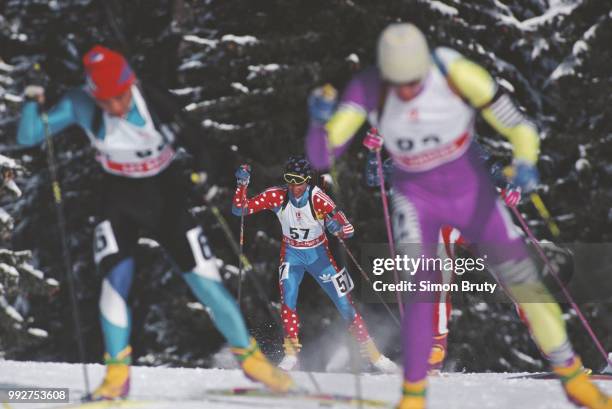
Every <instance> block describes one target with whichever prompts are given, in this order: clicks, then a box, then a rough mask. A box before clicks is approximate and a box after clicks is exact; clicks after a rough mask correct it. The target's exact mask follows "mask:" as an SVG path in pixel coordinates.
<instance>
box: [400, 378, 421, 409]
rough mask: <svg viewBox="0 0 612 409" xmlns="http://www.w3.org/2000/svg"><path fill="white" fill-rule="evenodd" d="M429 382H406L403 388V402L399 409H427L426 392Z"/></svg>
mask: <svg viewBox="0 0 612 409" xmlns="http://www.w3.org/2000/svg"><path fill="white" fill-rule="evenodd" d="M426 391H427V381H426V380H425V379H424V380H422V381H420V382H408V381H404V385H403V386H402V400H401V401H400V403H399V405H398V406H397V409H425V392H426Z"/></svg>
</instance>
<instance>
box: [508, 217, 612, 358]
mask: <svg viewBox="0 0 612 409" xmlns="http://www.w3.org/2000/svg"><path fill="white" fill-rule="evenodd" d="M511 209H512V212H513V213H514V215H515V216H516V218H517V219H518V220H519V222H520V223H521V226H523V229H524V230H525V233H527V236H528V237H529V239H530V240H531V241H532V243H533V245H534V247H535V248H536V250H537V252H538V254H539V256H540V258H541V259H542V261H544V263H545V264H546V267H547V268H548V269H549V270H550V274H551V275H552V276H553V277H554V279H555V281H556V282H557V284H559V287H561V290H562V291H563V294H564V295H565V298H566V299H567V301H568V302H569V303H570V305H571V306H572V308H573V309H574V311H576V315H578V318H579V319H580V322H581V323H582V325H583V327H584V328H585V329H586V330H587V332H588V333H589V336H590V337H591V339H592V340H593V342H594V343H595V346H596V347H597V349H598V350H599V352H600V353H601V355H602V356H603V358H604V360H605V361H606V362H607V363H608V365H611V366H612V359H610V357H609V356H608V354H607V352H606V350H605V349H604V347H603V346H602V344H601V342H600V341H599V338H597V335H595V332H594V331H593V328H591V325H590V324H589V322H588V321H587V319H586V318H585V316H584V314H583V313H582V311H581V310H580V308H579V307H578V305H577V304H576V302H575V301H574V298H573V297H572V296H571V294H570V293H569V290H568V289H567V287H566V286H565V284H563V281H561V279H560V278H559V276H558V275H557V272H556V271H555V269H554V268H553V266H552V263H551V262H550V260H549V259H548V257H546V254H544V251H543V250H542V247H541V246H540V243H538V241H537V240H536V238H535V236H534V235H533V233H532V232H531V229H529V227H528V226H527V222H525V219H524V218H523V216H522V215H521V213H520V212H519V211H518V210H517V209H516V207H511Z"/></svg>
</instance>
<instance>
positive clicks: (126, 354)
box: [91, 346, 132, 400]
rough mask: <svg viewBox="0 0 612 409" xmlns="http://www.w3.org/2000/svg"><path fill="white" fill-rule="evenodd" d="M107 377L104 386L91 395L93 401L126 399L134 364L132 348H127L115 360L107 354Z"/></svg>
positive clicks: (105, 358)
mask: <svg viewBox="0 0 612 409" xmlns="http://www.w3.org/2000/svg"><path fill="white" fill-rule="evenodd" d="M104 363H105V364H106V376H105V377H104V380H103V381H102V385H100V386H98V388H97V389H96V390H95V391H94V392H93V393H92V394H91V399H92V400H114V399H124V398H126V397H127V395H128V393H129V392H130V364H131V363H132V347H130V346H127V347H126V348H125V349H124V350H123V351H121V352H119V354H118V355H117V356H116V357H115V358H111V356H110V355H109V354H108V353H106V354H105V355H104Z"/></svg>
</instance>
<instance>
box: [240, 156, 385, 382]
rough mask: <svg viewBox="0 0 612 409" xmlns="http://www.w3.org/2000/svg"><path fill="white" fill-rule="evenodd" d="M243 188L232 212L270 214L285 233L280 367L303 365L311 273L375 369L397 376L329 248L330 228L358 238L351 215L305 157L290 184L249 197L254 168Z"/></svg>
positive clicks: (291, 170)
mask: <svg viewBox="0 0 612 409" xmlns="http://www.w3.org/2000/svg"><path fill="white" fill-rule="evenodd" d="M236 178H237V182H238V186H237V188H236V194H235V195H234V200H233V203H232V204H233V205H232V212H233V213H234V214H235V215H237V216H240V215H241V214H242V213H243V212H244V214H245V215H250V214H253V213H257V212H260V211H262V210H271V211H273V212H274V213H275V214H276V216H277V217H278V219H279V221H280V222H281V225H282V229H283V240H282V245H281V256H280V267H279V280H280V290H281V302H282V309H281V318H282V321H283V331H284V335H285V339H284V349H285V357H284V358H283V360H282V361H281V363H280V365H279V366H280V368H282V369H285V370H292V369H295V368H296V367H297V366H298V357H297V354H298V353H299V351H300V349H301V347H302V345H301V344H300V342H299V326H300V319H299V316H298V314H297V311H296V304H297V297H298V292H299V287H300V283H301V282H302V279H303V278H304V273H305V272H306V271H308V273H309V274H310V275H311V276H312V277H313V278H314V279H315V280H316V281H317V283H318V284H319V285H320V286H321V288H323V290H324V291H325V292H326V294H327V295H328V296H329V297H330V298H331V300H332V301H333V302H334V304H335V305H336V307H337V308H338V311H339V312H340V314H341V315H342V318H344V320H345V321H346V322H347V323H348V324H349V331H350V333H351V335H353V337H354V338H355V340H356V341H357V342H358V344H359V345H360V350H361V352H362V354H363V356H364V357H365V358H367V359H368V360H369V361H370V362H371V363H372V365H373V366H374V368H376V369H377V370H379V371H381V372H389V373H391V372H395V371H396V370H397V367H396V365H395V364H394V363H393V362H392V361H391V360H390V359H389V358H387V357H385V356H384V355H382V354H381V353H380V352H379V351H378V348H377V347H376V345H375V344H374V341H373V340H372V338H370V335H369V333H368V330H367V327H366V325H365V323H364V321H363V319H362V317H361V315H360V314H359V313H358V312H357V311H356V310H355V307H354V305H353V302H352V300H351V296H350V291H351V289H352V287H353V282H352V280H351V278H350V276H349V274H348V272H347V271H346V269H344V268H343V269H340V268H339V267H338V265H337V264H336V262H335V260H334V258H333V256H332V254H331V252H330V250H329V247H328V242H327V237H326V236H325V228H327V230H328V231H329V232H330V233H331V234H334V235H336V236H338V237H340V238H342V239H346V238H349V237H351V236H352V235H353V233H354V229H353V226H352V225H351V223H350V222H349V221H348V220H347V218H346V216H345V215H344V213H342V211H340V210H339V209H338V208H337V207H336V205H335V204H334V202H333V201H332V200H331V199H330V197H329V196H328V195H326V194H325V192H324V191H323V190H322V189H320V188H319V187H318V186H315V185H313V184H311V183H309V182H311V179H312V171H311V167H310V163H309V162H308V161H307V160H306V159H305V158H304V157H303V156H293V157H291V158H289V160H288V162H287V164H286V166H285V172H284V174H283V179H284V181H285V182H286V184H285V185H282V186H275V187H270V188H268V189H266V190H264V191H263V192H261V193H259V194H258V195H256V196H254V197H252V198H247V197H246V190H247V186H248V184H249V180H250V168H249V167H248V165H242V166H241V167H240V168H239V169H238V170H237V171H236Z"/></svg>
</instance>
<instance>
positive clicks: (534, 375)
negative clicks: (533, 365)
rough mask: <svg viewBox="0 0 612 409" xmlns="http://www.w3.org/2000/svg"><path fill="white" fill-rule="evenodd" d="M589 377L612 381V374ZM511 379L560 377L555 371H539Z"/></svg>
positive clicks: (595, 379) (596, 379)
mask: <svg viewBox="0 0 612 409" xmlns="http://www.w3.org/2000/svg"><path fill="white" fill-rule="evenodd" d="M589 378H590V379H592V380H594V381H612V375H606V374H590V375H589ZM509 379H558V377H557V375H556V374H555V373H554V372H538V373H526V374H520V375H515V376H511V377H510V378H509Z"/></svg>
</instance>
